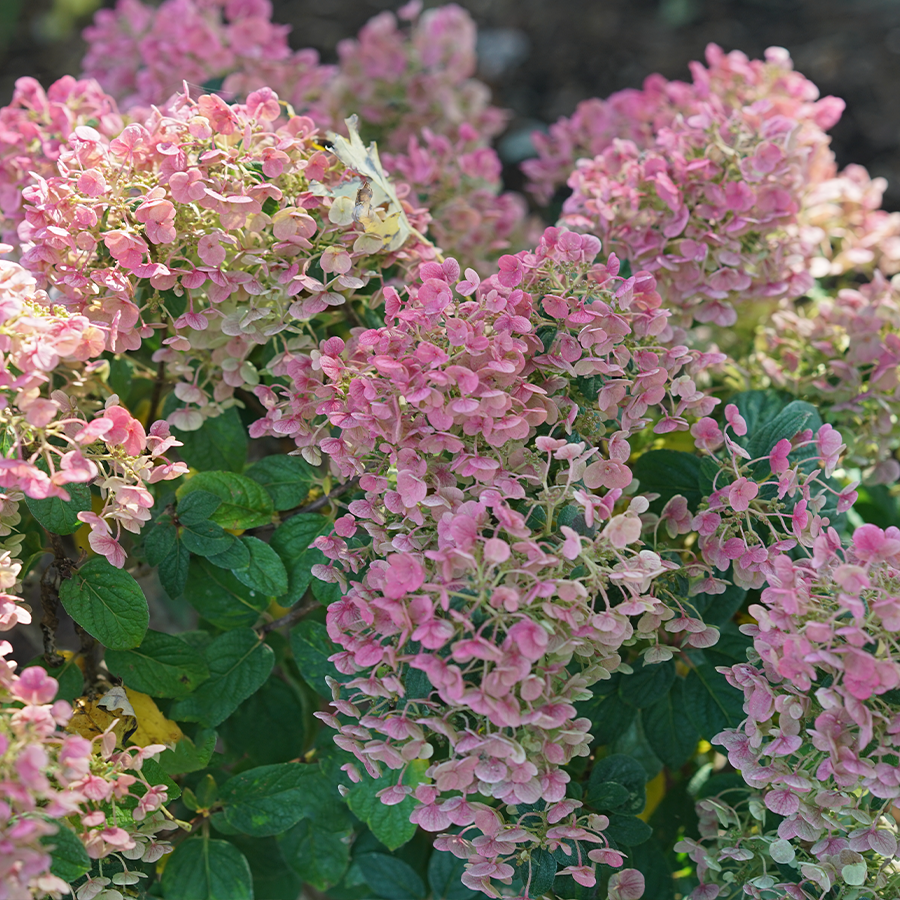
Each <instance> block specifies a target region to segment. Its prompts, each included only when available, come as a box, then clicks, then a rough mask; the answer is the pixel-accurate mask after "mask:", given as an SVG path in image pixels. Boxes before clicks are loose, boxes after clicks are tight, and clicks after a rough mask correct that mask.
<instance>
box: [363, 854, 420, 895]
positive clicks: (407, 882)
mask: <svg viewBox="0 0 900 900" xmlns="http://www.w3.org/2000/svg"><path fill="white" fill-rule="evenodd" d="M356 862H358V863H359V866H360V868H361V869H362V871H363V872H364V873H365V876H366V884H368V885H369V887H370V888H372V890H373V891H374V892H375V896H376V897H381V898H383V900H421V898H423V897H424V896H425V885H424V883H423V882H422V879H421V878H419V876H418V874H417V873H416V871H415V869H413V867H412V866H410V865H408V864H407V863H405V862H403V860H402V859H397V857H396V856H388V854H387V853H365V854H362V855H361V856H359V857H357V858H356Z"/></svg>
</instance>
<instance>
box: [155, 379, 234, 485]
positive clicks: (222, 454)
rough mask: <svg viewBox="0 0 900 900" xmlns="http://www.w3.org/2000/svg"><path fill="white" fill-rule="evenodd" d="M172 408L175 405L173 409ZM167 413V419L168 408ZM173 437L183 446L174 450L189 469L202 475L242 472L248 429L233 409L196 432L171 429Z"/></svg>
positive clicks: (209, 421)
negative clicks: (217, 471) (197, 470)
mask: <svg viewBox="0 0 900 900" xmlns="http://www.w3.org/2000/svg"><path fill="white" fill-rule="evenodd" d="M173 396H174V395H173ZM174 406H177V404H174V405H173V408H174ZM166 409H167V413H166V414H167V415H168V412H169V411H170V410H169V409H168V404H167V407H166ZM172 433H173V434H174V435H175V436H176V437H177V438H178V440H179V441H181V442H182V444H183V446H181V447H177V448H176V450H177V452H178V454H179V455H180V456H181V458H182V459H183V460H184V461H185V462H186V463H187V464H188V465H189V466H190V467H191V468H192V469H199V470H201V471H204V472H212V471H216V470H224V471H228V472H240V471H241V470H242V469H243V468H244V463H245V461H246V459H247V444H248V438H247V429H246V428H244V425H243V423H242V422H241V417H240V416H239V415H238V411H237V410H236V409H235V408H234V407H231V408H230V409H226V410H225V412H224V413H222V414H221V415H220V416H216V417H215V418H213V419H206V420H204V422H203V425H202V426H201V427H200V429H199V430H198V431H180V430H179V429H178V428H173V429H172Z"/></svg>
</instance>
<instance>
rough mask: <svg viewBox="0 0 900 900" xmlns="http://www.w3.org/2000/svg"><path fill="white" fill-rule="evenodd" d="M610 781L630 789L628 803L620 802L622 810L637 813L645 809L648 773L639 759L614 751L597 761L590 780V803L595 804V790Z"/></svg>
mask: <svg viewBox="0 0 900 900" xmlns="http://www.w3.org/2000/svg"><path fill="white" fill-rule="evenodd" d="M608 781H613V782H615V783H616V784H621V785H622V787H624V788H625V789H626V790H627V791H628V795H629V799H628V801H627V803H624V804H620V805H621V811H622V812H624V813H633V814H634V815H637V814H638V813H640V812H641V811H642V810H643V809H644V806H645V805H646V803H647V792H646V784H647V773H646V771H645V770H644V767H643V766H642V765H641V764H640V763H639V762H638V761H637V760H634V759H632V758H631V757H630V756H625V755H624V754H622V753H613V754H611V755H610V756H606V757H604V758H603V759H601V760H599V761H598V762H597V763H595V764H594V768H593V770H592V771H591V777H590V781H589V782H588V790H587V801H588V803H591V804H593V800H592V797H593V796H594V795H595V794H594V792H595V791H598V789H600V787H601V785H604V784H605V783H606V782H608ZM603 790H605V788H604V789H603Z"/></svg>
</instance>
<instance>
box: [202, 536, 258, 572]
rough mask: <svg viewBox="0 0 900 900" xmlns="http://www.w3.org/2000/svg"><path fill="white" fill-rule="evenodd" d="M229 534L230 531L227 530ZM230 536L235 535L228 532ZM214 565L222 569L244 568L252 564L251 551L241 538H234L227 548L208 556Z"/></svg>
mask: <svg viewBox="0 0 900 900" xmlns="http://www.w3.org/2000/svg"><path fill="white" fill-rule="evenodd" d="M225 533H226V534H228V532H227V531H226V532H225ZM228 536H229V537H234V535H231V534H228ZM206 558H207V559H208V560H209V561H210V562H211V563H212V564H213V565H214V566H217V567H218V568H220V569H228V570H231V569H243V568H245V567H246V566H249V565H250V551H249V550H248V549H247V547H246V546H245V545H244V544H242V543H241V541H240V539H239V538H234V540H233V541H232V542H231V544H230V545H229V546H228V549H227V550H224V551H223V552H222V553H216V554H214V555H212V556H207V557H206Z"/></svg>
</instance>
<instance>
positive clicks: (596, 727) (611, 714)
mask: <svg viewBox="0 0 900 900" xmlns="http://www.w3.org/2000/svg"><path fill="white" fill-rule="evenodd" d="M597 687H598V686H597V685H594V690H596V689H597ZM578 712H579V714H580V715H582V716H587V718H589V719H590V720H591V735H592V736H593V740H592V741H591V746H595V745H598V744H611V743H612V742H613V741H614V740H615V739H616V738H617V737H618V736H619V735H620V734H622V733H623V732H624V731H626V730H627V729H628V726H629V725H631V723H632V722H633V721H634V717H635V716H636V715H637V708H636V707H634V706H632V705H631V704H630V703H626V702H625V701H624V700H623V699H622V698H621V697H620V696H619V695H618V693H612V694H609V695H607V696H605V697H594V698H593V699H592V700H588V701H585V702H583V703H579V704H578Z"/></svg>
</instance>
